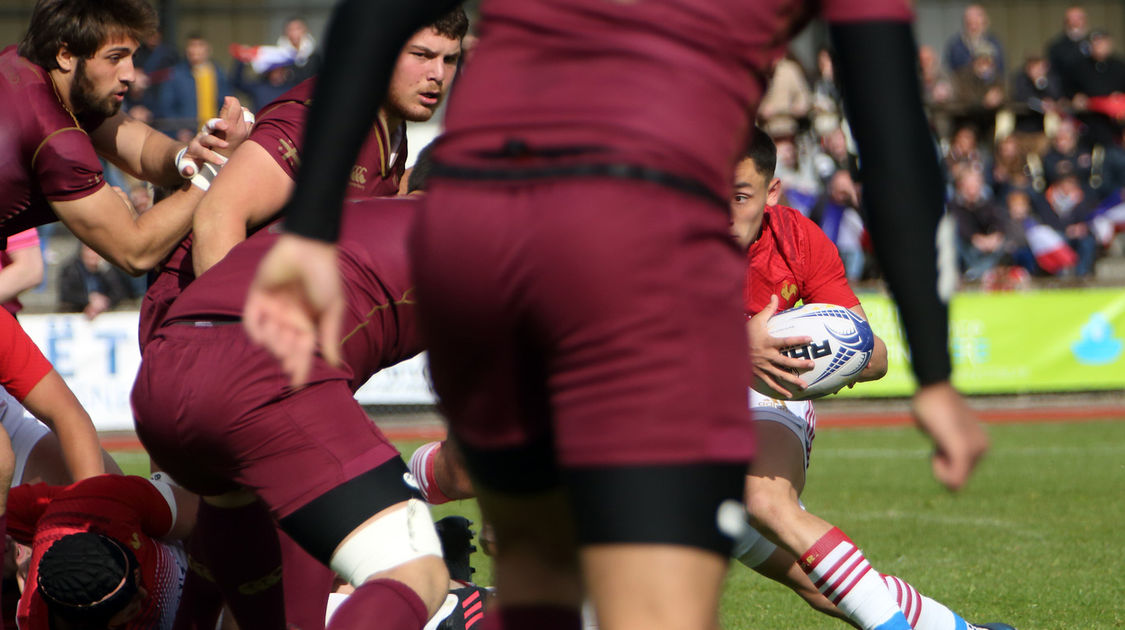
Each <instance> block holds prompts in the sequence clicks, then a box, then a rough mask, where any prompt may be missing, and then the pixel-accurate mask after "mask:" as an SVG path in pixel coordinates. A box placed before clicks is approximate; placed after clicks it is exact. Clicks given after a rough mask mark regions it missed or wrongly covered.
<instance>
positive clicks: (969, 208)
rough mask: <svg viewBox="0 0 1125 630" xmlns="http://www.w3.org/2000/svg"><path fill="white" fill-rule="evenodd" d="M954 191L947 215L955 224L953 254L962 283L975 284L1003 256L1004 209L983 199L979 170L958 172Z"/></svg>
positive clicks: (982, 179) (993, 202) (981, 178)
mask: <svg viewBox="0 0 1125 630" xmlns="http://www.w3.org/2000/svg"><path fill="white" fill-rule="evenodd" d="M954 191H955V193H954V195H953V198H952V199H950V200H949V212H950V214H951V215H952V216H953V219H954V220H955V221H956V222H957V245H958V247H957V252H958V256H959V258H960V259H961V265H962V267H963V269H964V277H965V280H967V281H969V282H976V281H978V280H980V279H981V277H982V276H984V274H985V273H986V272H987V271H989V270H990V269H992V268H993V267H995V266H997V265H998V264H1000V261H1001V260H1002V259H1003V257H1004V254H1005V234H1006V231H1007V210H1005V209H1004V208H1003V207H1001V206H1000V204H998V203H996V202H995V201H994V200H992V199H989V198H988V197H986V196H985V194H984V177H983V175H981V173H980V172H979V171H975V170H965V171H962V172H961V174H960V175H959V176H958V177H957V179H956V180H955V181H954Z"/></svg>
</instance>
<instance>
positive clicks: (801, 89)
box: [758, 53, 812, 136]
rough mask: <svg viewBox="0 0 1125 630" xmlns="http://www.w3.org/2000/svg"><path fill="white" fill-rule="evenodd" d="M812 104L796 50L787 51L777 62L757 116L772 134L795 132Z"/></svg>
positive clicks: (790, 134)
mask: <svg viewBox="0 0 1125 630" xmlns="http://www.w3.org/2000/svg"><path fill="white" fill-rule="evenodd" d="M811 106H812V92H811V91H810V90H809V82H808V79H806V78H805V69H804V68H802V67H801V63H800V62H799V61H797V58H796V57H794V56H793V53H786V54H785V56H784V57H782V58H781V59H778V60H777V63H775V64H774V67H773V78H772V79H770V84H769V87H768V88H767V89H766V93H765V95H764V96H763V97H762V104H761V106H760V107H759V108H758V117H759V118H760V119H761V120H762V121H763V126H764V127H765V129H766V131H768V132H769V134H770V135H771V136H792V135H794V134H796V133H797V130H798V128H799V127H800V123H801V121H803V120H804V119H805V118H806V117H807V116H808V114H809V108H810V107H811Z"/></svg>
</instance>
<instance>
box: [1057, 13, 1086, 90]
mask: <svg viewBox="0 0 1125 630" xmlns="http://www.w3.org/2000/svg"><path fill="white" fill-rule="evenodd" d="M1089 36H1090V29H1089V27H1088V26H1087V24H1086V9H1084V8H1082V7H1080V6H1072V7H1068V8H1067V10H1066V13H1065V16H1064V18H1063V30H1062V32H1061V33H1059V34H1058V35H1057V36H1056V37H1055V38H1054V39H1052V40H1051V42H1050V44H1048V45H1047V61H1048V63H1050V68H1051V73H1052V74H1053V75H1055V77H1057V78H1058V81H1059V86H1060V87H1061V88H1062V91H1063V95H1064V96H1065V97H1066V98H1071V97H1073V96H1074V95H1075V94H1076V93H1077V92H1078V88H1077V86H1076V85H1075V84H1074V75H1075V72H1076V70H1077V68H1078V66H1079V65H1081V64H1082V63H1084V62H1085V60H1086V58H1087V57H1089V56H1090V39H1089Z"/></svg>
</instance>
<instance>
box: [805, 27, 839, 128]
mask: <svg viewBox="0 0 1125 630" xmlns="http://www.w3.org/2000/svg"><path fill="white" fill-rule="evenodd" d="M816 73H817V76H816V80H815V81H813V88H812V94H813V98H812V118H813V120H812V123H813V129H814V130H816V131H817V133H820V132H821V131H829V130H831V129H833V128H835V127H838V126H840V122H841V121H842V120H843V115H844V105H843V103H844V101H843V99H842V98H841V97H840V90H839V88H838V87H837V85H836V71H835V67H834V65H833V63H832V53H831V52H830V51H829V50H828V49H827V48H821V49H820V50H819V51H817V53H816Z"/></svg>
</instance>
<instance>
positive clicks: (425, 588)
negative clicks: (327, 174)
mask: <svg viewBox="0 0 1125 630" xmlns="http://www.w3.org/2000/svg"><path fill="white" fill-rule="evenodd" d="M417 204H418V202H417V201H415V200H410V199H365V200H357V201H354V202H350V203H349V204H348V209H347V211H346V213H345V216H346V217H347V220H348V224H349V229H350V231H349V237H350V238H349V240H347V241H346V242H345V243H343V244H342V248H341V251H342V253H343V256H342V257H341V270H342V272H343V273H344V274H345V276H346V277H347V278H348V293H349V299H348V308H349V315H348V321H349V322H350V323H349V330H350V331H351V332H350V334H349V335H348V336H347V338H346V339H345V340H344V342H343V344H342V347H341V352H342V355H343V356H344V357H345V363H344V365H343V366H341V367H333V366H329V365H328V364H327V363H324V362H321V363H319V364H318V365H317V366H315V369H314V371H313V373H312V375H311V378H310V379H309V384H308V385H306V386H305V387H302V388H299V389H291V388H289V387H287V386H286V385H285V384H284V383H285V382H286V381H285V379H284V378H283V376H282V374H281V372H280V369H279V366H278V365H277V363H276V361H274V360H273V359H272V357H270V356H269V355H268V353H266V352H265V351H264V350H262V349H261V348H258V347H257V346H255V345H253V344H252V343H251V342H250V341H249V340H248V339H247V338H246V336H245V332H244V331H243V329H242V327H241V326H240V325H238V318H239V315H240V313H241V308H242V304H243V301H244V298H245V291H246V288H247V286H248V285H249V283H250V279H251V277H252V274H253V271H254V269H255V268H256V267H257V264H258V262H259V260H260V257H261V255H262V254H263V253H264V251H265V250H266V249H268V248H269V247H270V246H271V245H272V244H273V242H274V241H275V240H276V233H275V231H274V230H272V229H271V230H261V231H259V232H258V233H256V234H255V235H254V236H252V237H250V238H249V239H247V240H246V241H244V242H243V243H242V244H240V245H238V246H237V247H235V248H234V249H232V250H231V251H230V253H229V254H228V255H227V256H226V257H224V258H223V260H222V261H220V262H219V263H217V264H216V265H215V266H214V267H212V268H211V269H210V270H208V272H207V273H206V274H204V275H202V276H200V277H199V278H198V279H196V280H195V281H194V282H193V283H192V284H191V285H189V286H188V287H187V288H186V289H185V291H184V292H183V293H182V294H181V295H180V297H179V298H177V299H176V301H175V303H174V304H173V305H172V307H171V309H170V310H169V311H168V314H167V317H166V318H165V320H164V323H163V325H162V326H161V327H160V328H159V329H158V330H157V332H156V335H155V336H154V338H153V339H152V340H151V341H150V342H149V343H148V344H147V345H146V347H145V350H144V355H143V360H142V363H141V369H140V373H139V375H138V378H137V383H136V386H135V387H134V391H133V407H134V411H135V413H136V418H137V433H138V436H139V437H140V438H141V441H142V443H143V444H144V445H145V447H146V450H148V452H149V453H150V454H151V455H152V457H153V459H154V460H155V461H156V462H157V463H158V464H159V465H160V466H161V468H162V469H163V470H165V471H167V472H168V473H169V474H170V475H171V476H172V477H173V478H174V479H176V480H177V481H178V482H180V483H182V484H183V485H184V487H185V488H187V489H189V490H191V491H193V492H196V493H198V494H200V495H203V496H204V497H205V502H207V503H208V504H209V506H208V508H207V509H218V510H223V509H232V508H234V509H237V508H239V507H242V506H244V505H247V504H250V503H252V500H253V499H254V498H255V497H256V498H257V499H258V500H260V501H261V502H262V503H263V504H264V505H265V506H267V507H268V509H269V511H270V513H272V515H273V516H274V517H275V518H277V520H278V521H279V522H280V525H281V528H282V530H284V531H285V532H286V533H287V534H289V535H290V536H292V538H293V539H294V540H296V541H297V542H298V543H299V544H300V545H301V546H302V547H304V548H305V549H307V550H308V551H309V553H311V554H312V556H313V557H315V558H316V559H317V560H318V561H319V562H321V563H322V564H324V565H325V566H330V567H331V568H332V569H333V570H334V571H335V572H336V573H337V574H339V575H340V576H341V577H343V578H345V579H346V580H347V581H349V582H350V583H351V584H353V585H355V586H356V587H357V589H356V591H355V592H354V593H353V594H352V595H351V596H350V597H349V599H348V601H349V602H354V601H360V602H364V604H363V605H365V606H369V607H370V608H369V610H373V611H378V613H377V614H378V615H379V619H380V621H381V622H382V626H381V627H385V628H389V629H394V628H402V629H407V628H421V627H422V626H423V625H424V624H425V622H426V619H428V618H429V617H430V616H432V615H433V614H434V613H435V612H436V611H437V609H438V607H439V606H440V605H441V603H442V602H443V601H444V599H445V597H446V592H447V584H448V579H449V577H448V572H447V571H446V569H445V566H444V564H443V562H442V559H441V551H440V544H439V543H438V539H437V535H436V534H435V533H434V531H433V523H432V521H431V520H430V517H429V511H428V509H427V508H426V507H425V504H424V503H422V502H421V501H420V500H419V499H418V498H417V496H418V495H417V490H416V489H415V488H414V487H412V486H410V485H408V484H409V475H407V474H406V473H407V472H408V471H407V468H406V465H405V464H404V463H403V462H402V459H401V458H400V457H399V455H398V453H397V451H396V450H395V449H394V447H393V446H392V445H391V444H390V443H389V442H387V440H386V439H385V437H384V436H383V435H382V433H381V432H379V430H378V429H377V428H376V427H375V425H374V424H373V423H371V421H370V420H369V419H368V417H367V414H366V413H365V412H364V411H363V409H362V407H360V405H359V404H358V403H357V402H356V401H355V399H354V398H353V396H352V393H353V392H354V390H355V389H357V388H358V387H359V386H360V385H362V384H363V383H364V382H365V381H366V380H367V378H368V377H369V376H370V375H371V374H372V373H374V372H376V371H378V370H379V369H381V368H383V367H386V366H388V365H391V364H394V363H396V362H398V361H401V360H403V359H406V358H408V357H410V356H413V355H414V354H416V353H417V352H419V351H420V349H421V342H420V337H419V335H418V332H417V326H416V324H415V321H414V314H413V311H414V298H413V287H412V285H411V283H410V279H409V276H408V273H407V266H406V253H405V237H406V229H407V226H408V224H409V221H410V220H411V218H412V216H413V214H414V212H415V206H416V205H417ZM246 491H250V492H251V493H252V495H250V496H249V499H250V500H246V496H245V495H246ZM240 495H242V496H241V497H240ZM240 500H241V503H238V502H237V501H240ZM259 522H261V523H262V525H261V528H260V529H259V531H257V532H244V533H245V534H246V535H247V536H261V537H268V536H272V535H273V534H272V533H273V531H274V529H273V524H272V522H271V521H269V520H268V519H264V520H262V521H259ZM240 531H244V530H241V529H240ZM213 540H214V539H213V538H211V537H209V536H199V537H198V542H199V543H200V544H202V545H205V546H206V545H208V544H210V543H211V542H212V541H213ZM290 575H292V576H293V578H294V580H295V582H294V583H295V584H296V585H297V587H298V588H299V587H300V586H301V584H303V582H301V581H300V580H301V579H302V577H303V576H301V575H299V574H291V573H290V572H288V571H286V573H285V578H286V579H288V578H289V577H290ZM217 582H219V580H217ZM220 585H222V584H220ZM290 588H293V586H292V585H289V584H287V585H286V587H285V589H286V605H288V593H289V589H290ZM317 588H320V589H321V590H317ZM317 588H313V589H312V590H310V591H305V592H301V591H300V590H297V591H296V592H297V593H298V594H299V595H302V596H306V597H314V598H315V597H319V596H320V594H321V593H323V596H324V598H327V587H324V586H323V585H321V587H317ZM224 595H225V596H228V595H229V594H228V593H224ZM237 600H238V598H237V597H229V596H228V597H227V601H228V602H229V603H230V604H231V607H232V610H233V611H234V613H235V615H236V618H238V621H239V625H240V626H242V627H244V628H245V627H257V626H255V624H256V623H257V622H256V620H255V618H254V617H249V618H247V617H245V616H244V615H243V614H242V613H243V610H241V609H238V608H236V602H237ZM319 612H320V619H321V622H323V615H324V606H323V603H321V604H320V610H319ZM262 613H263V614H269V613H270V611H262ZM285 621H286V622H290V621H291V620H289V619H286V620H285ZM368 622H370V618H368ZM302 627H311V626H302Z"/></svg>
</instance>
